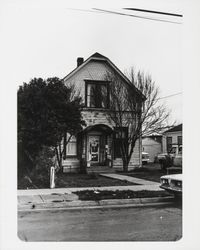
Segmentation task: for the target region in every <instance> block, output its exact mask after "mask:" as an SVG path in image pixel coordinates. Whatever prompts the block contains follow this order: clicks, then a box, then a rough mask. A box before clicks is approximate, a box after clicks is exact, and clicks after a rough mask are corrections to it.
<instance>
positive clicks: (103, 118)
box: [63, 53, 142, 172]
mask: <svg viewBox="0 0 200 250" xmlns="http://www.w3.org/2000/svg"><path fill="white" fill-rule="evenodd" d="M107 72H111V73H112V72H113V73H115V74H117V75H119V77H120V78H121V79H122V84H130V82H129V80H128V78H127V77H126V76H125V75H124V74H123V73H122V72H121V71H120V70H119V69H118V68H117V67H116V66H115V65H114V64H113V63H112V62H111V61H110V60H109V59H108V58H107V57H105V56H103V55H101V54H99V53H95V54H93V55H92V56H90V57H89V58H88V59H87V60H85V61H84V59H83V58H80V57H79V58H78V59H77V67H76V68H75V69H74V70H73V71H72V72H71V73H69V74H68V75H67V76H66V77H64V79H63V81H64V83H65V84H66V85H68V84H73V85H74V86H75V89H76V91H78V93H79V94H80V95H81V97H82V99H83V101H84V108H83V109H82V116H83V119H84V120H85V123H86V126H85V127H84V128H83V130H82V131H81V132H80V133H78V134H77V136H73V137H72V138H71V139H70V141H69V143H68V144H67V146H66V158H65V160H64V161H63V171H64V172H76V171H78V170H79V168H80V162H83V161H84V162H85V163H86V164H87V167H88V168H90V169H92V168H94V167H95V166H99V167H101V166H102V167H103V166H107V167H110V168H113V169H120V170H122V157H121V152H120V150H119V144H120V143H121V140H126V136H127V131H128V128H124V136H123V137H119V136H118V132H119V130H118V128H117V127H116V126H115V124H114V123H113V121H112V120H111V119H110V117H109V116H108V112H109V108H110V86H109V84H110V83H109V81H107V80H105V75H106V74H107ZM137 93H138V95H141V98H142V94H141V93H140V92H139V91H138V90H137ZM141 150H142V145H141V139H139V140H138V141H137V143H136V145H135V148H134V152H133V154H132V158H131V160H130V163H129V170H130V169H133V168H135V167H138V166H140V165H141Z"/></svg>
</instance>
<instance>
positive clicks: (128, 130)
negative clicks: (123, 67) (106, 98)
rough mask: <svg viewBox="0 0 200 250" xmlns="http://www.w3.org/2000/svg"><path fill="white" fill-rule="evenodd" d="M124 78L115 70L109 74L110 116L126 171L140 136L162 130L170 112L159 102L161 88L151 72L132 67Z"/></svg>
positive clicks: (107, 78) (107, 76)
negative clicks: (136, 70)
mask: <svg viewBox="0 0 200 250" xmlns="http://www.w3.org/2000/svg"><path fill="white" fill-rule="evenodd" d="M126 75H127V79H126V80H124V79H123V78H122V77H121V76H119V75H117V74H115V73H108V74H107V75H106V80H107V81H109V82H110V112H109V117H110V119H111V120H112V122H113V123H114V126H115V127H116V129H117V130H116V131H117V132H116V133H115V136H117V138H119V139H120V144H119V147H120V152H121V157H122V161H123V170H124V172H127V171H128V165H129V163H130V160H131V156H132V154H133V152H134V148H135V145H136V141H137V140H138V139H140V138H141V136H145V135H150V134H152V133H158V132H160V131H161V130H162V129H163V127H166V121H167V118H168V117H169V112H168V111H167V109H166V107H165V106H164V105H161V104H159V102H158V100H159V89H158V87H156V85H155V83H154V82H153V81H152V79H151V77H150V75H145V74H144V73H143V72H141V71H139V72H137V73H136V72H135V71H134V70H133V69H131V70H130V72H129V73H128V74H126Z"/></svg>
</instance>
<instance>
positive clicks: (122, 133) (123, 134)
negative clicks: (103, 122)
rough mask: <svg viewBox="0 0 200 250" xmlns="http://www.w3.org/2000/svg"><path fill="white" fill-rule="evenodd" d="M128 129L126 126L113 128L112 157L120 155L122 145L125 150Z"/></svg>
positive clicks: (119, 156)
mask: <svg viewBox="0 0 200 250" xmlns="http://www.w3.org/2000/svg"><path fill="white" fill-rule="evenodd" d="M127 137H128V129H127V128H126V127H121V128H115V133H114V158H121V157H122V147H124V149H125V150H126V151H127V149H128V147H127V145H128V143H127Z"/></svg>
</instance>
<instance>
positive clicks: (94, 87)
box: [85, 81, 109, 109]
mask: <svg viewBox="0 0 200 250" xmlns="http://www.w3.org/2000/svg"><path fill="white" fill-rule="evenodd" d="M85 93H86V95H85V104H86V107H88V108H104V109H107V108H109V84H108V82H102V81H86V89H85Z"/></svg>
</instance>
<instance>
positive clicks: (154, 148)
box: [142, 135, 162, 162]
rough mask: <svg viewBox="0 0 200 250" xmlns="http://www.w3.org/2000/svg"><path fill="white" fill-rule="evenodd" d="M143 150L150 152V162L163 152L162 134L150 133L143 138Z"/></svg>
mask: <svg viewBox="0 0 200 250" xmlns="http://www.w3.org/2000/svg"><path fill="white" fill-rule="evenodd" d="M142 151H143V152H146V153H148V154H149V162H154V160H155V156H157V154H160V153H161V152H162V135H149V136H145V137H143V138H142Z"/></svg>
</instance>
